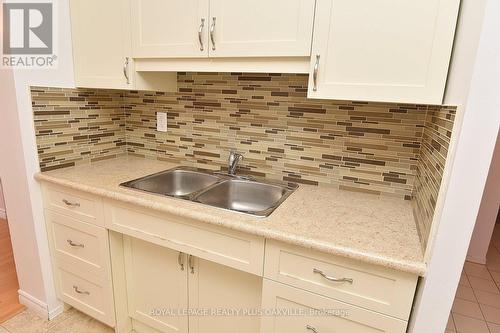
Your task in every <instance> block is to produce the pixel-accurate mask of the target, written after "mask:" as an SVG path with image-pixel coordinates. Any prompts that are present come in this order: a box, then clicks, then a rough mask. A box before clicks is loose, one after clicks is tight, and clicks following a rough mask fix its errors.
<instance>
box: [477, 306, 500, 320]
mask: <svg viewBox="0 0 500 333" xmlns="http://www.w3.org/2000/svg"><path fill="white" fill-rule="evenodd" d="M481 310H482V312H483V314H484V318H485V319H486V321H488V322H490V323H494V324H500V309H499V308H494V307H492V306H489V305H483V304H481Z"/></svg>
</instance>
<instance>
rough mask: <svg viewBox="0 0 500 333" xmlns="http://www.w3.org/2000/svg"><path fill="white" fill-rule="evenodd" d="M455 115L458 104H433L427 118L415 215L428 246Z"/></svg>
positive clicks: (418, 174)
mask: <svg viewBox="0 0 500 333" xmlns="http://www.w3.org/2000/svg"><path fill="white" fill-rule="evenodd" d="M455 114H456V108H455V107H435V106H429V108H428V111H427V117H426V119H425V127H424V134H423V137H422V148H421V149H420V158H419V163H418V168H417V177H416V179H415V187H414V190H413V201H412V204H413V215H414V217H415V221H416V223H417V229H418V231H419V234H420V239H421V241H422V247H423V248H424V249H425V248H426V247H427V241H428V238H429V234H430V231H431V230H430V229H431V225H432V218H433V216H434V209H435V207H436V202H437V196H438V193H439V188H440V187H441V180H442V177H443V171H444V166H445V162H446V157H447V156H448V148H449V146H450V138H451V131H452V129H453V124H454V121H455Z"/></svg>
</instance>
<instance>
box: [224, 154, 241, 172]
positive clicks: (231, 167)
mask: <svg viewBox="0 0 500 333" xmlns="http://www.w3.org/2000/svg"><path fill="white" fill-rule="evenodd" d="M242 159H243V155H241V154H238V153H237V152H235V151H231V152H230V153H229V158H228V160H227V162H228V166H227V173H228V174H230V175H231V176H234V175H235V174H236V169H237V168H238V163H239V162H240V161H241V160H242Z"/></svg>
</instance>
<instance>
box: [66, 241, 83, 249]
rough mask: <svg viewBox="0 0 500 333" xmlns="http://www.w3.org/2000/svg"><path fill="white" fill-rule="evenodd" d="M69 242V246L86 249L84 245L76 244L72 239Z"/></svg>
mask: <svg viewBox="0 0 500 333" xmlns="http://www.w3.org/2000/svg"><path fill="white" fill-rule="evenodd" d="M67 242H68V244H69V245H71V246H73V247H82V248H83V247H85V245H84V244H79V243H75V242H73V241H72V240H71V239H68V240H67Z"/></svg>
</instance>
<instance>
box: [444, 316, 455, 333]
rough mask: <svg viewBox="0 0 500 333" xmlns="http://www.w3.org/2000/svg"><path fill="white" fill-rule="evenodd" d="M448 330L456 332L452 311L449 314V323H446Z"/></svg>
mask: <svg viewBox="0 0 500 333" xmlns="http://www.w3.org/2000/svg"><path fill="white" fill-rule="evenodd" d="M446 332H456V329H455V323H454V322H453V317H452V316H451V313H450V315H449V316H448V323H447V324H446Z"/></svg>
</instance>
